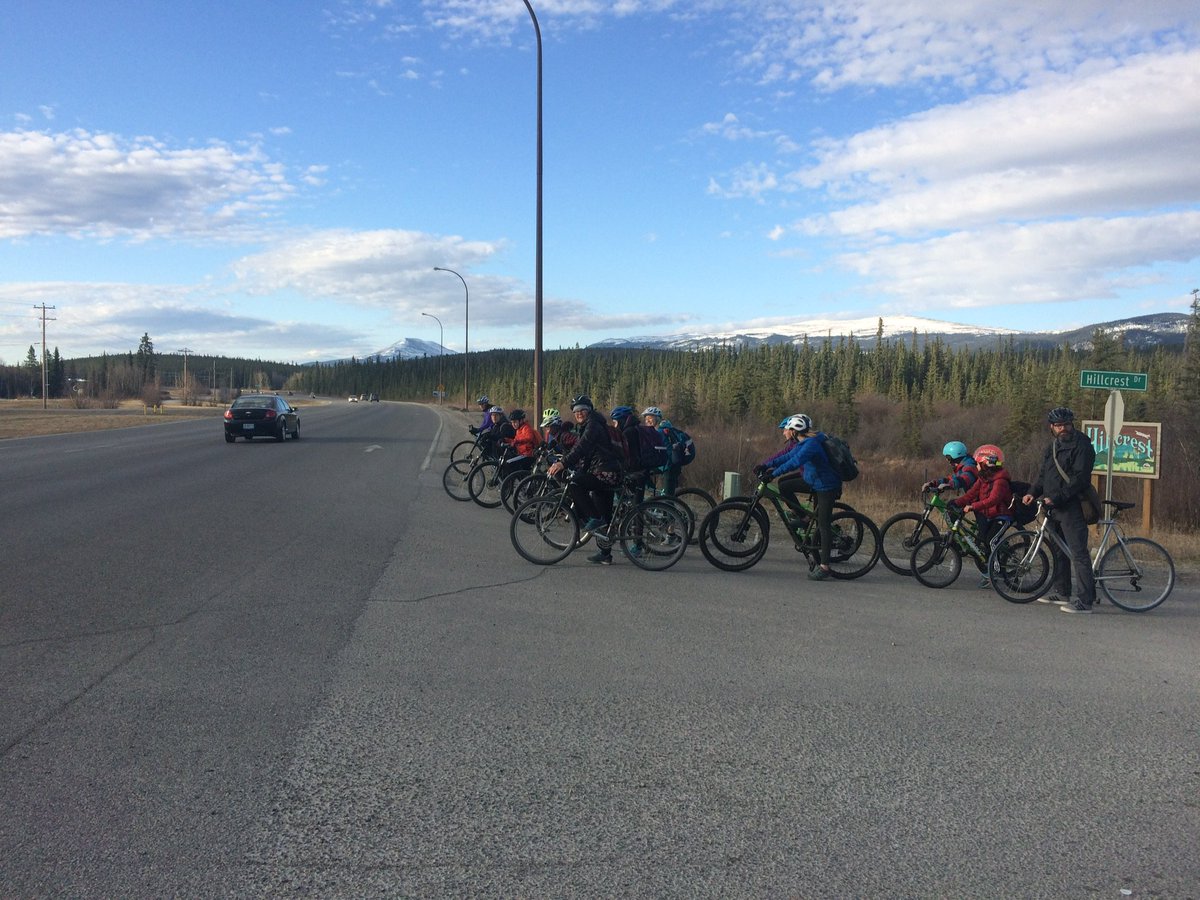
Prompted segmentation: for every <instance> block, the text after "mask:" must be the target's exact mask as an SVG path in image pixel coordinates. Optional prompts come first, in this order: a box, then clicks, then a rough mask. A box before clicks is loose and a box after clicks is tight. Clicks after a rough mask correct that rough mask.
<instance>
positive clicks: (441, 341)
mask: <svg viewBox="0 0 1200 900" xmlns="http://www.w3.org/2000/svg"><path fill="white" fill-rule="evenodd" d="M421 315H423V316H429V318H431V319H433V321H435V322H437V323H438V389H437V395H438V406H441V405H442V394H444V393H445V392H446V390H445V389H446V386H445V385H444V384H443V383H442V354H444V353H445V352H446V344H445V340H446V338H445V331H443V330H442V320H441V319H439V318H438V317H437V316H435V315H434V314H433V313H421Z"/></svg>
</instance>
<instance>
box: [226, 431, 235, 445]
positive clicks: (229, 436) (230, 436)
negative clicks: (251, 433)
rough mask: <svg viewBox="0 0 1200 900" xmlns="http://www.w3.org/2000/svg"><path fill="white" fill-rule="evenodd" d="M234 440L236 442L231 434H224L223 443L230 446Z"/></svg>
mask: <svg viewBox="0 0 1200 900" xmlns="http://www.w3.org/2000/svg"><path fill="white" fill-rule="evenodd" d="M236 440H237V438H236V437H234V436H233V435H232V434H230V433H229V432H228V431H227V432H225V443H227V444H232V443H233V442H234V441H236Z"/></svg>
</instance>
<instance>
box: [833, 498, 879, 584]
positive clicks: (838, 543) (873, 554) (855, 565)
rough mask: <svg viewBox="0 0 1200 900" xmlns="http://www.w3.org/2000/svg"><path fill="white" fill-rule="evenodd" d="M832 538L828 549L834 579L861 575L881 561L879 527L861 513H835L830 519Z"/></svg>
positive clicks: (859, 576)
mask: <svg viewBox="0 0 1200 900" xmlns="http://www.w3.org/2000/svg"><path fill="white" fill-rule="evenodd" d="M829 527H830V530H831V531H832V532H833V535H832V537H833V539H832V541H831V543H830V548H829V574H830V575H832V576H833V577H834V578H842V579H847V580H848V579H851V578H861V577H862V576H864V575H866V574H867V573H868V572H870V571H871V570H872V569H873V568H875V563H877V562H879V544H880V542H879V526H877V525H876V524H875V523H874V522H872V521H871V520H870V519H869V518H868V517H867V516H864V515H863V514H862V513H860V512H853V511H849V512H835V513H834V514H833V517H832V518H831V519H830V524H829Z"/></svg>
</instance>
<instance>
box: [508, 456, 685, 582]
mask: <svg viewBox="0 0 1200 900" xmlns="http://www.w3.org/2000/svg"><path fill="white" fill-rule="evenodd" d="M552 481H553V482H554V484H555V485H556V488H557V489H555V490H550V491H547V493H545V494H542V495H541V496H538V497H533V498H531V499H529V500H527V501H525V502H524V503H522V504H521V505H520V506H518V507H517V509H516V511H515V512H514V513H513V516H512V522H511V523H510V524H509V538H510V539H511V540H512V545H513V547H514V548H515V549H516V551H517V553H519V554H520V555H521V556H522V557H523V558H524V559H526V560H528V561H529V562H531V563H534V564H535V565H540V566H548V565H553V564H555V563H557V562H561V561H562V560H564V559H566V558H567V556H569V555H570V554H571V551H573V550H574V549H575V548H576V547H579V546H581V545H582V544H583V543H585V542H586V540H587V532H583V531H581V526H580V522H579V516H578V514H577V512H576V511H575V507H574V505H573V504H572V503H571V497H570V493H569V491H568V487H569V485H570V478H567V479H560V478H554V479H552ZM591 536H592V537H593V538H594V539H595V541H596V543H597V544H598V545H599V546H601V547H611V546H613V545H618V546H620V548H621V552H622V553H624V554H625V556H626V558H627V559H629V561H630V562H632V563H633V564H634V565H635V566H637V567H638V568H641V569H647V570H650V571H661V570H663V569H669V568H670V567H671V566H673V565H675V563H677V562H679V560H680V559H681V558H682V556H683V553H684V551H685V550H686V549H687V516H686V514H685V513H684V512H683V511H682V510H681V509H680V508H679V506H678V505H676V504H675V503H673V502H671V501H669V500H668V499H667V498H652V499H650V500H643V501H641V502H638V501H637V489H636V487H635V486H632V485H630V484H628V483H626V482H625V481H622V484H621V486H620V493H619V496H618V499H617V503H616V505H615V506H614V508H613V515H612V524H611V525H609V527H608V528H607V529H606V530H605V532H604V533H603V534H601V533H600V532H595V533H593V534H592V535H591Z"/></svg>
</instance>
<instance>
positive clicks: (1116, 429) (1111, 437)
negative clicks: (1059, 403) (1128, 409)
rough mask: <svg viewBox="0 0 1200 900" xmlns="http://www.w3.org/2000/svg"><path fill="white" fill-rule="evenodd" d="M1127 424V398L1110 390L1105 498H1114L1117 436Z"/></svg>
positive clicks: (1105, 407) (1106, 427)
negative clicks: (1114, 463)
mask: <svg viewBox="0 0 1200 900" xmlns="http://www.w3.org/2000/svg"><path fill="white" fill-rule="evenodd" d="M1124 426H1125V398H1124V397H1122V396H1121V392H1120V391H1109V392H1108V402H1107V403H1105V404H1104V429H1105V431H1106V432H1107V433H1108V434H1107V437H1108V469H1107V471H1106V473H1105V475H1104V499H1105V500H1111V499H1112V489H1113V457H1114V456H1116V452H1117V437H1118V436H1119V435H1120V433H1121V429H1122V428H1123V427H1124Z"/></svg>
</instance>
